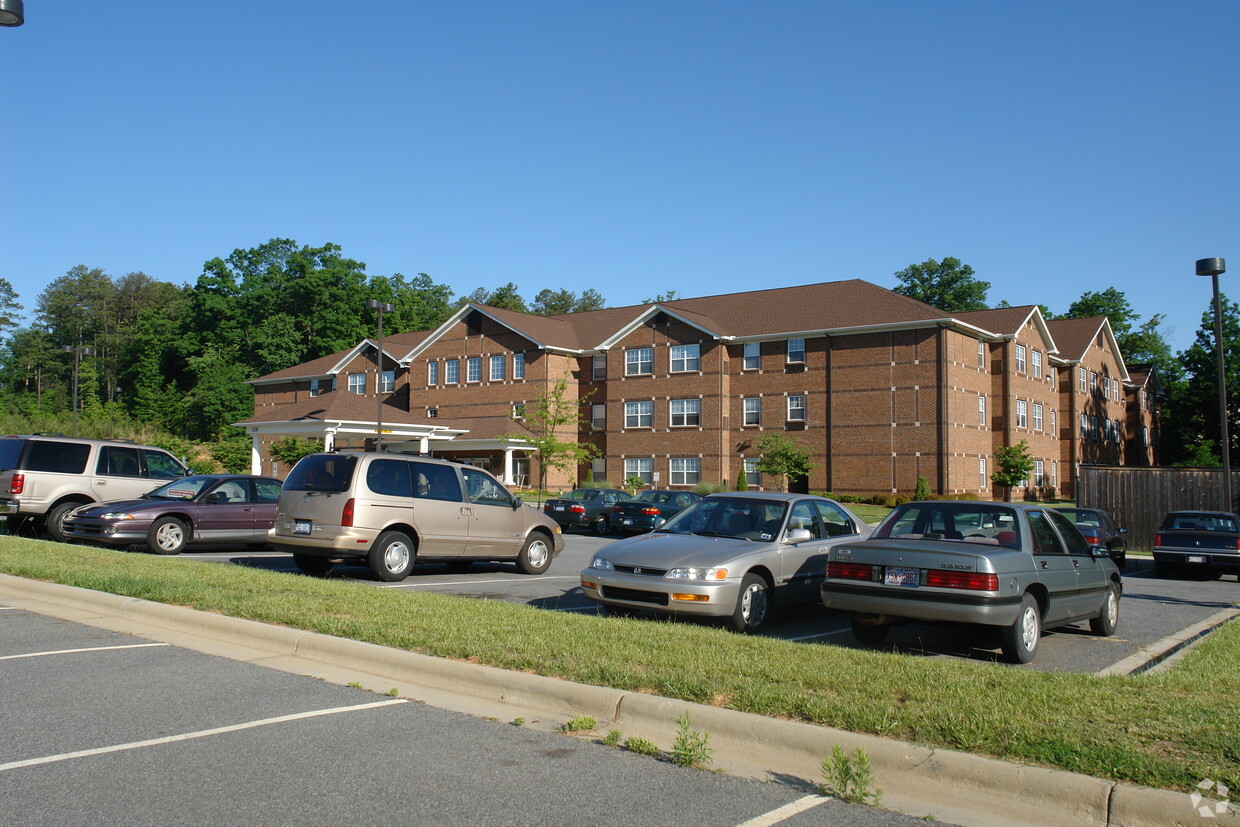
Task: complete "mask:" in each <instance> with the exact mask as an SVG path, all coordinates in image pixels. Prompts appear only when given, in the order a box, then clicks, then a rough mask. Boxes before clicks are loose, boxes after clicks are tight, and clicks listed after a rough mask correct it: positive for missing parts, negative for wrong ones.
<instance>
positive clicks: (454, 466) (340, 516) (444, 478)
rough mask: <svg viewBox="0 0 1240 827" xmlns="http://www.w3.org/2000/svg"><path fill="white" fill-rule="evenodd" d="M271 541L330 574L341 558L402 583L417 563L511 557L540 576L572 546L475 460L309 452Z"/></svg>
mask: <svg viewBox="0 0 1240 827" xmlns="http://www.w3.org/2000/svg"><path fill="white" fill-rule="evenodd" d="M267 536H268V538H269V541H270V543H271V545H272V546H273V547H275V548H276V549H278V550H280V551H287V552H290V553H291V554H292V555H293V561H294V562H295V563H296V564H297V567H298V568H299V569H300V570H301V571H303V572H305V573H307V574H316V575H323V574H327V572H328V571H330V570H331V567H332V565H333V563H335V562H337V561H350V562H359V563H365V565H367V566H368V567H369V568H370V571H371V572H372V573H373V574H374V575H375V577H378V578H379V579H380V580H386V581H395V580H404V579H405V577H407V576H408V574H409V572H410V570H411V569H412V568H413V564H414V562H415V560H416V561H417V562H440V563H443V562H447V563H453V564H461V565H467V564H468V563H470V562H472V561H474V560H512V561H514V562H515V563H516V564H517V568H518V569H520V570H521V571H523V572H525V573H526V574H542V573H543V572H544V571H546V570H547V568H548V567H549V566H550V565H551V560H552V559H553V558H554V557H555V556H556V555H558V554H559V553H560V552H561V551H563V550H564V537H563V536H562V535H561V534H560V527H559V526H558V525H556V524H555V522H554V521H553V520H551V519H550V518H548V517H546V516H544V515H543V514H542V513H541V512H539V511H536V510H534V509H532V508H527V507H525V506H524V505H522V503H521V500H520V499H519V498H517V497H514V496H513V495H512V494H511V493H509V491H508V489H506V488H504V486H503V485H501V484H500V483H499V481H498V480H496V479H495V477H493V476H491V475H490V474H488V473H487V472H486V471H483V470H482V469H481V468H475V467H473V466H470V465H461V464H459V463H455V462H448V461H447V460H441V459H433V458H431V457H422V456H417V457H415V456H408V455H405V454H387V453H378V454H374V453H369V454H362V453H328V454H311V455H309V456H307V457H303V458H302V459H301V461H300V462H298V463H297V465H296V466H294V468H293V470H292V471H291V472H290V473H289V475H288V479H286V480H285V481H284V487H283V488H282V489H281V491H280V502H279V505H278V506H277V507H276V522H275V526H274V527H273V528H272V529H271V530H270V531H269V532H268V534H267Z"/></svg>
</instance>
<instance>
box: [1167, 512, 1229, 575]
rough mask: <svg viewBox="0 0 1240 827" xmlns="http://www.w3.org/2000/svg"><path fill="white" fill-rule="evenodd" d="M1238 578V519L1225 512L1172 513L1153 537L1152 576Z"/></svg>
mask: <svg viewBox="0 0 1240 827" xmlns="http://www.w3.org/2000/svg"><path fill="white" fill-rule="evenodd" d="M1191 572H1203V573H1211V574H1215V575H1218V574H1235V575H1237V576H1240V518H1237V517H1236V515H1235V514H1231V513H1229V512H1226V511H1172V512H1171V513H1170V514H1168V515H1167V516H1166V517H1164V518H1163V521H1162V526H1161V527H1159V529H1158V534H1156V535H1155V536H1154V574H1155V575H1156V576H1158V577H1171V576H1173V575H1176V574H1181V573H1185V574H1187V573H1191Z"/></svg>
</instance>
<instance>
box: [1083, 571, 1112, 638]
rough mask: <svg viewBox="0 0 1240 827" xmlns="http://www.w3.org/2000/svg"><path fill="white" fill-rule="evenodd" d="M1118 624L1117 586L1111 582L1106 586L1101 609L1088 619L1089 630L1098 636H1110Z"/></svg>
mask: <svg viewBox="0 0 1240 827" xmlns="http://www.w3.org/2000/svg"><path fill="white" fill-rule="evenodd" d="M1117 626H1119V586H1116V585H1115V584H1114V583H1112V584H1111V585H1110V586H1108V587H1107V596H1106V600H1104V601H1103V603H1102V611H1101V612H1099V613H1098V616H1097V617H1095V618H1093V619H1092V620H1090V621H1089V630H1090V631H1091V632H1093V633H1094V634H1095V635H1099V636H1100V637H1110V636H1111V635H1113V634H1115V628H1116V627H1117Z"/></svg>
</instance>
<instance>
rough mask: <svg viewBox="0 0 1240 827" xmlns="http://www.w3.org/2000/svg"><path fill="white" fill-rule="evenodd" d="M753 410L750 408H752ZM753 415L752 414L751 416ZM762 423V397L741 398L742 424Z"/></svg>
mask: <svg viewBox="0 0 1240 827" xmlns="http://www.w3.org/2000/svg"><path fill="white" fill-rule="evenodd" d="M751 407H752V408H753V410H750V408H751ZM751 415H752V416H751ZM761 424H762V397H761V396H745V397H742V398H741V425H742V426H749V427H753V426H755V425H761Z"/></svg>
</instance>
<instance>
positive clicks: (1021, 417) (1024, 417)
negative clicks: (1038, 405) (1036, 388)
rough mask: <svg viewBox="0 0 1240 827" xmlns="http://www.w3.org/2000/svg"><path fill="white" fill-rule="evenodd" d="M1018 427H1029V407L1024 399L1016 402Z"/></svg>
mask: <svg viewBox="0 0 1240 827" xmlns="http://www.w3.org/2000/svg"><path fill="white" fill-rule="evenodd" d="M1016 427H1017V428H1028V427H1029V406H1028V404H1027V403H1026V402H1025V400H1023V399H1017V400H1016Z"/></svg>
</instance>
